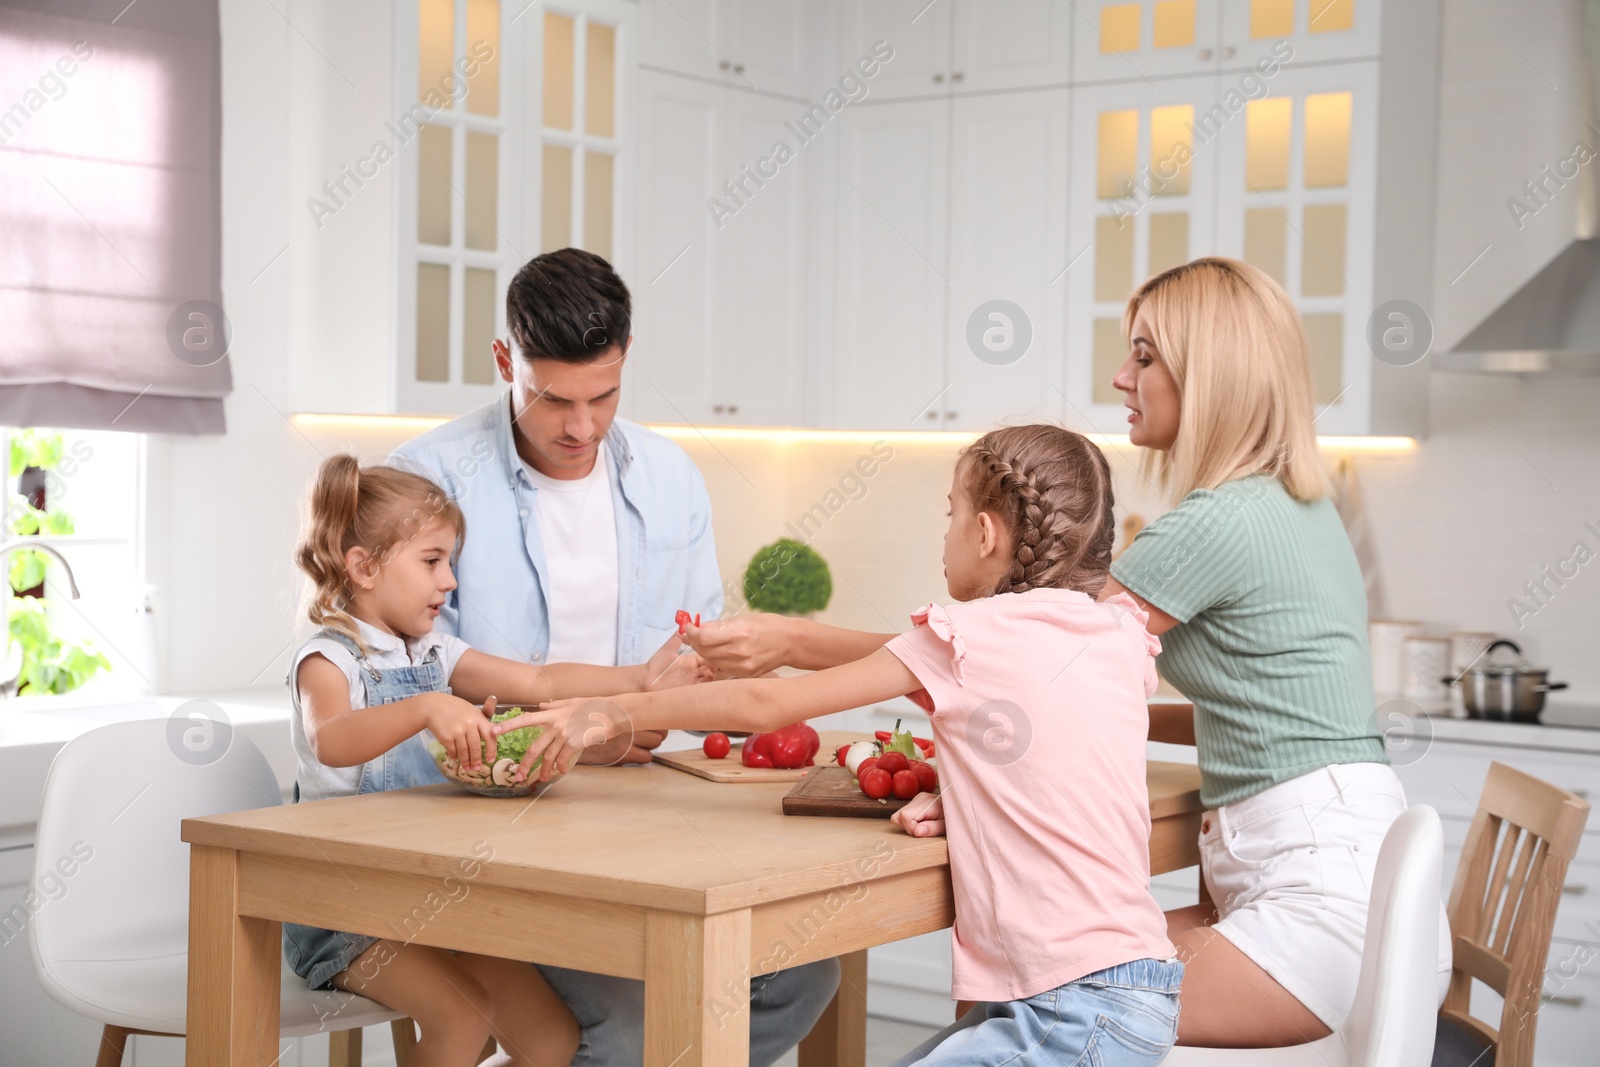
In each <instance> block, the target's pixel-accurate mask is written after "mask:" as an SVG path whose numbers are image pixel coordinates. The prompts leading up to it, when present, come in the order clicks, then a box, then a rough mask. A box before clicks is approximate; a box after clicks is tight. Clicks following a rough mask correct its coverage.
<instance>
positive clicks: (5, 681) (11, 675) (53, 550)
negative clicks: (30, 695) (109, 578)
mask: <svg viewBox="0 0 1600 1067" xmlns="http://www.w3.org/2000/svg"><path fill="white" fill-rule="evenodd" d="M23 549H28V550H31V551H34V552H46V553H48V554H50V555H52V556H54V557H55V558H56V561H57V562H58V563H60V564H61V569H62V570H64V571H66V572H67V589H68V590H69V591H70V592H71V594H72V599H73V600H77V599H78V579H77V578H76V577H75V576H74V575H73V573H72V564H70V563H68V562H67V557H66V556H63V555H62V554H61V550H60V549H58V548H57V547H56V546H55V545H52V544H51V543H50V542H49V541H47V540H45V539H44V538H42V537H13V538H11V539H10V540H7V541H0V562H3V561H4V560H5V558H6V557H7V556H9V555H11V553H13V552H20V551H22V550H23ZM6 584H7V593H8V594H9V593H10V588H9V586H10V583H9V582H7V583H6ZM8 611H9V609H8ZM0 626H3V627H4V630H5V636H4V638H3V639H0V649H3V650H4V651H3V653H0V671H4V672H5V673H6V677H3V678H0V695H3V696H9V695H10V694H12V693H15V692H16V690H17V679H19V678H20V677H22V664H21V662H20V660H19V662H18V663H17V667H16V670H14V671H13V670H12V669H11V647H12V646H11V620H10V618H9V614H8V616H7V617H6V618H5V619H4V620H3V621H0Z"/></svg>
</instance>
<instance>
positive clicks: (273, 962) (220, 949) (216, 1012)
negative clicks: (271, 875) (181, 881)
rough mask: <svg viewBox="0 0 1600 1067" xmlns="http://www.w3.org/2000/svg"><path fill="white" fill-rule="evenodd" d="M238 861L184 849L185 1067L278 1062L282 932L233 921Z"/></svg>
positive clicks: (255, 1066) (271, 925) (257, 1066)
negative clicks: (186, 948)
mask: <svg viewBox="0 0 1600 1067" xmlns="http://www.w3.org/2000/svg"><path fill="white" fill-rule="evenodd" d="M238 859H239V854H238V853H237V852H235V851H234V850H232V849H227V848H214V847H212V846H209V845H191V846H189V1025H188V1027H187V1029H188V1031H189V1034H188V1038H187V1039H186V1042H185V1061H184V1062H185V1063H187V1064H188V1067H268V1065H269V1064H273V1063H276V1062H277V1060H278V1058H279V1055H280V1052H279V1049H278V1009H279V1005H278V982H279V979H280V972H279V967H280V965H281V963H282V960H283V942H282V940H281V939H282V933H281V927H280V926H279V924H278V923H275V922H271V921H269V920H266V919H252V918H246V917H245V916H242V915H240V914H239V911H238V906H239V866H238Z"/></svg>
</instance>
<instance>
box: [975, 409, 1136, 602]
mask: <svg viewBox="0 0 1600 1067" xmlns="http://www.w3.org/2000/svg"><path fill="white" fill-rule="evenodd" d="M961 456H962V458H961V462H962V464H963V465H964V469H963V474H964V478H963V481H964V483H965V485H966V487H967V491H968V492H969V493H970V494H971V498H972V506H973V509H974V510H975V511H987V512H989V513H990V514H993V515H996V516H998V517H999V518H1000V520H1001V522H1002V523H1003V524H1004V525H1005V528H1006V531H1007V532H1008V533H1010V534H1011V538H1012V541H1013V542H1014V543H1015V545H1016V550H1015V552H1016V554H1015V558H1014V559H1013V560H1012V564H1011V570H1010V571H1009V572H1008V573H1007V574H1006V576H1005V577H1003V578H1001V579H1000V582H999V584H998V585H997V586H996V587H995V590H994V591H995V592H996V593H1024V592H1027V591H1028V590H1029V589H1075V590H1077V591H1078V592H1081V593H1087V594H1088V595H1089V596H1091V597H1098V596H1099V595H1100V590H1101V588H1102V587H1103V586H1104V585H1105V583H1106V578H1107V576H1108V575H1109V574H1110V573H1111V545H1112V542H1113V540H1114V539H1115V537H1116V527H1115V521H1114V515H1113V510H1114V503H1115V502H1114V500H1113V498H1112V492H1111V469H1110V467H1109V465H1108V464H1107V463H1106V457H1105V455H1104V454H1103V453H1102V452H1101V451H1100V449H1099V448H1098V447H1096V446H1095V444H1094V442H1092V441H1090V440H1089V439H1088V438H1087V437H1085V436H1083V435H1082V434H1079V433H1074V432H1072V431H1071V430H1067V429H1063V428H1062V427H1059V426H1047V425H1043V424H1034V425H1030V426H1007V427H1005V428H1003V429H999V430H992V431H990V432H989V433H986V434H984V435H983V436H982V437H980V438H978V440H976V441H974V442H973V443H972V444H971V445H970V446H968V447H967V449H966V450H965V451H963V452H962V454H961Z"/></svg>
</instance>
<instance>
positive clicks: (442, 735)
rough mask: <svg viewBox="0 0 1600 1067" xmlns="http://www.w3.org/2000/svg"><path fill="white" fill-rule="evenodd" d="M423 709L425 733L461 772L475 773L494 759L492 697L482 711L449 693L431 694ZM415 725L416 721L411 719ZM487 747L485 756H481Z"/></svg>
mask: <svg viewBox="0 0 1600 1067" xmlns="http://www.w3.org/2000/svg"><path fill="white" fill-rule="evenodd" d="M428 695H429V698H430V699H429V700H428V703H427V705H426V706H425V707H424V709H423V713H422V721H423V724H424V725H425V726H427V728H428V731H429V732H430V733H432V734H433V736H434V737H435V738H437V739H438V741H439V744H441V745H443V746H444V750H445V751H446V752H448V753H449V754H450V757H451V758H452V759H454V760H456V761H457V762H459V763H460V764H461V766H462V767H463V768H464V769H468V770H477V769H478V768H479V767H482V766H483V765H484V763H485V762H487V763H493V762H494V758H495V730H494V723H492V722H490V721H489V719H490V718H491V717H492V716H493V715H494V697H490V698H489V699H488V701H486V702H485V704H484V707H483V710H482V711H479V710H478V709H477V707H475V706H474V705H472V704H469V703H468V702H467V701H465V700H462V699H461V698H460V697H458V696H451V695H450V694H449V693H430V694H428ZM412 721H413V722H415V721H416V720H414V719H413V720H412ZM485 747H487V748H488V754H487V756H486V755H485V753H484V749H485Z"/></svg>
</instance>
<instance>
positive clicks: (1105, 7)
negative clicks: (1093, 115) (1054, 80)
mask: <svg viewBox="0 0 1600 1067" xmlns="http://www.w3.org/2000/svg"><path fill="white" fill-rule="evenodd" d="M1222 3H1223V0H1177V2H1176V3H1174V2H1173V0H1141V2H1137V3H1128V2H1122V0H1090V2H1088V3H1078V4H1075V5H1073V6H1074V7H1075V8H1076V9H1077V20H1076V21H1075V23H1074V24H1073V34H1072V35H1073V64H1072V81H1073V83H1074V84H1075V85H1094V84H1099V83H1103V82H1139V83H1148V81H1149V80H1150V79H1153V78H1162V77H1173V76H1182V75H1195V74H1211V73H1215V72H1216V70H1217V69H1218V62H1219V60H1218V52H1219V50H1220V44H1221V39H1220V34H1221V31H1222Z"/></svg>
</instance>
